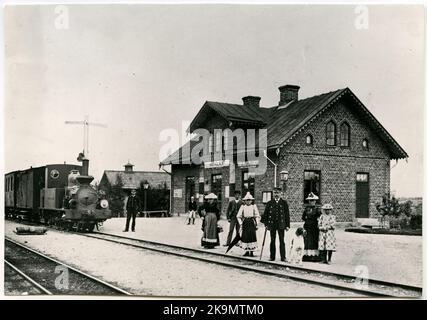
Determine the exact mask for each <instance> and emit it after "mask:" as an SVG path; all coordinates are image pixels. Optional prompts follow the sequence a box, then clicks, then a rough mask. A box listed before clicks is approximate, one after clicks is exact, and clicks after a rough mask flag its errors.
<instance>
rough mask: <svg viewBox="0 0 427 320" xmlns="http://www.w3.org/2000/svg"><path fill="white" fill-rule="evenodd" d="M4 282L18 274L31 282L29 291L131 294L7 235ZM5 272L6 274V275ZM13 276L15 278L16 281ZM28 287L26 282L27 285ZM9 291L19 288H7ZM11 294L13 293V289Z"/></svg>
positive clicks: (103, 294)
mask: <svg viewBox="0 0 427 320" xmlns="http://www.w3.org/2000/svg"><path fill="white" fill-rule="evenodd" d="M4 260H5V266H6V267H7V268H8V269H7V270H6V271H8V272H9V273H7V272H6V274H5V282H6V281H9V283H10V284H11V286H13V285H14V282H15V284H16V283H17V282H18V283H19V279H13V278H12V277H15V278H17V277H18V278H19V277H21V282H22V281H23V280H24V281H26V282H27V283H30V287H31V286H32V287H33V289H32V294H42V295H97V296H111V295H114V296H117V295H123V296H125V295H131V294H130V293H129V292H127V291H125V290H123V289H121V288H118V287H116V286H114V285H112V284H110V283H107V282H105V281H103V280H101V279H97V278H95V277H93V276H91V275H89V274H87V273H85V272H83V271H80V270H77V269H76V268H73V267H71V266H69V265H67V264H65V263H63V262H60V261H58V260H56V259H53V258H51V257H48V256H46V255H44V254H42V253H40V252H38V251H35V250H33V249H31V248H29V247H27V246H24V245H22V244H20V243H18V242H16V241H14V240H11V239H9V238H7V237H6V239H5V258H4ZM6 276H8V277H6ZM15 280H16V281H15ZM27 287H28V286H27ZM9 289H10V290H9V291H11V292H16V291H19V288H16V289H15V290H14V289H13V288H9ZM12 294H13V293H12Z"/></svg>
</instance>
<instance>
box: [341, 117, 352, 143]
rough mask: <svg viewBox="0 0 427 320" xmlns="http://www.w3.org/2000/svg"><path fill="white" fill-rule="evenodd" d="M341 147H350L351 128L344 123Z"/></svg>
mask: <svg viewBox="0 0 427 320" xmlns="http://www.w3.org/2000/svg"><path fill="white" fill-rule="evenodd" d="M340 145H341V147H349V146H350V126H349V125H348V123H347V122H344V123H343V124H342V125H341V127H340Z"/></svg>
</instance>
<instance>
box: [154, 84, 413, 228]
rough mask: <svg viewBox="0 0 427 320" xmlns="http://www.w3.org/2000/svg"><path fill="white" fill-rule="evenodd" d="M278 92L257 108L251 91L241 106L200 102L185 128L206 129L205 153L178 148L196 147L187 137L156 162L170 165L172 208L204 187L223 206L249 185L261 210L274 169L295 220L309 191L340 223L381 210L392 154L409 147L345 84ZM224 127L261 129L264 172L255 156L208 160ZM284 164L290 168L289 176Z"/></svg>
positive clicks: (220, 145) (180, 208) (219, 149)
mask: <svg viewBox="0 0 427 320" xmlns="http://www.w3.org/2000/svg"><path fill="white" fill-rule="evenodd" d="M279 91H280V101H279V103H278V105H277V106H274V107H270V108H264V107H260V100H261V98H259V97H254V96H247V97H244V98H242V100H243V104H242V105H241V104H230V103H220V102H211V101H206V102H205V104H204V105H203V106H202V108H201V109H200V111H199V113H198V114H197V115H196V116H195V118H194V119H193V121H192V122H191V124H190V127H189V132H190V133H192V132H194V131H195V130H196V129H199V128H204V129H207V130H209V132H210V134H211V135H210V137H209V154H207V155H203V156H204V157H203V159H204V160H203V162H202V163H201V164H194V163H193V162H192V160H191V159H190V158H188V156H186V153H185V152H183V150H188V149H190V150H191V149H192V148H194V146H195V144H196V142H194V141H190V142H188V143H187V144H186V145H184V146H183V147H181V148H180V149H179V150H177V151H176V152H175V153H173V154H171V155H170V156H169V157H168V158H166V159H164V160H163V161H162V162H161V163H160V164H161V165H171V173H172V181H171V197H172V199H171V211H172V213H178V212H180V213H183V212H186V211H187V209H188V200H189V198H190V196H191V195H194V196H196V197H198V198H199V199H200V200H202V197H200V195H203V194H206V193H208V192H214V193H215V194H216V195H218V197H219V201H218V202H219V206H220V207H221V209H222V212H223V213H224V212H225V209H226V205H227V203H228V201H229V198H230V197H232V196H233V192H234V190H240V191H242V195H243V196H244V195H245V194H246V192H247V191H250V192H251V193H252V195H253V196H254V197H255V199H256V200H255V201H256V204H257V205H258V207H259V209H260V212H261V213H263V211H264V204H265V202H266V201H267V200H268V199H269V198H270V197H271V190H272V189H273V187H274V185H275V182H274V179H275V176H276V184H277V186H283V184H284V183H286V186H283V187H284V188H283V189H284V190H285V192H284V197H285V199H286V200H287V201H288V203H289V209H290V212H291V220H292V221H300V220H301V215H302V213H303V209H304V203H305V198H306V197H307V195H308V193H309V192H314V193H315V194H317V195H318V196H319V198H320V199H319V203H332V205H333V206H334V209H335V210H334V213H335V214H336V216H337V220H338V221H340V222H350V221H354V220H355V219H356V218H371V217H377V216H378V213H377V210H376V208H375V205H376V203H378V202H380V201H381V198H382V196H383V195H384V194H385V193H386V192H389V190H390V161H391V160H396V161H397V160H398V159H404V158H407V157H408V155H407V154H406V152H405V151H404V150H403V149H402V147H401V146H399V144H398V143H397V142H396V141H395V140H394V139H393V137H392V136H391V135H390V134H389V133H388V132H387V130H386V129H385V128H384V127H383V126H382V125H381V124H380V122H379V121H378V120H377V119H376V118H375V117H374V116H373V115H372V113H371V112H369V110H368V109H367V108H366V107H365V106H364V105H363V103H362V102H361V101H360V100H359V99H358V98H357V97H356V95H355V94H354V93H353V92H352V91H351V90H350V89H349V88H345V89H339V90H336V91H332V92H328V93H324V94H320V95H316V96H313V97H310V98H305V99H299V98H298V92H299V86H295V85H285V86H282V87H280V88H279ZM226 128H229V129H231V130H235V129H238V128H240V129H243V130H247V129H266V132H267V153H266V156H267V157H268V158H269V159H270V160H271V161H270V160H268V161H267V170H266V172H265V173H264V174H256V173H254V170H251V169H252V168H253V167H256V166H257V162H256V161H255V162H254V161H252V162H251V161H241V162H238V161H235V159H236V157H234V158H233V160H232V161H227V160H226V159H224V157H223V158H222V161H213V160H214V159H218V158H214V156H215V153H217V154H216V156H217V157H218V155H219V157H221V154H224V145H226V143H224V137H223V136H222V135H217V134H216V133H215V131H214V130H215V129H226ZM258 152H259V153H258V155H263V154H264V152H263V151H262V150H258ZM273 163H274V164H275V165H274V164H273ZM281 171H288V180H287V181H286V182H282V181H280V172H281ZM285 187H286V188H285Z"/></svg>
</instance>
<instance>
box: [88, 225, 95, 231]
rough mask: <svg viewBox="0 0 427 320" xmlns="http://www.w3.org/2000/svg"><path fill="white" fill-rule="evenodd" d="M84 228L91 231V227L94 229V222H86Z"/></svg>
mask: <svg viewBox="0 0 427 320" xmlns="http://www.w3.org/2000/svg"><path fill="white" fill-rule="evenodd" d="M86 229H87V231H88V232H93V229H95V224H94V223H88V224H87V228H86Z"/></svg>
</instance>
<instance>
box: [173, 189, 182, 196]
mask: <svg viewBox="0 0 427 320" xmlns="http://www.w3.org/2000/svg"><path fill="white" fill-rule="evenodd" d="M173 197H174V198H182V189H173Z"/></svg>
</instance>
